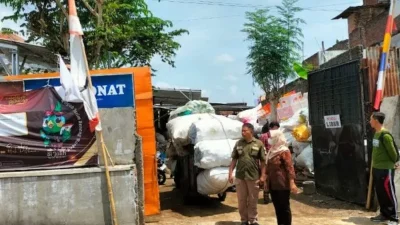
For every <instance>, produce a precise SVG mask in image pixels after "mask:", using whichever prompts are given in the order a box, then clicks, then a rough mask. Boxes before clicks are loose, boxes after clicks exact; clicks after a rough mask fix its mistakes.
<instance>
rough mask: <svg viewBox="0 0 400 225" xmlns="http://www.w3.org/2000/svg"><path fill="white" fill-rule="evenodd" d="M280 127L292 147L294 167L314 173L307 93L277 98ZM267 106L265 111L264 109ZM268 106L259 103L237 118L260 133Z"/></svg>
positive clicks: (310, 173)
mask: <svg viewBox="0 0 400 225" xmlns="http://www.w3.org/2000/svg"><path fill="white" fill-rule="evenodd" d="M277 107H278V108H277V113H278V119H279V121H280V127H281V129H282V130H283V132H284V134H285V137H286V140H287V142H288V145H289V146H292V148H293V151H294V153H293V155H292V156H293V162H294V163H295V166H296V168H298V169H300V170H305V171H306V172H307V173H308V174H309V175H313V173H314V163H313V151H312V145H311V140H312V139H311V127H310V126H309V124H308V116H309V113H308V93H304V94H301V93H294V92H293V93H290V94H288V95H285V96H284V97H282V98H280V99H279V105H278V106H277ZM266 108H267V111H265V109H266ZM268 108H269V107H263V106H262V105H261V104H259V105H258V106H256V107H255V108H252V109H248V110H245V111H242V112H240V113H239V114H238V116H237V119H238V120H240V121H242V122H243V123H251V124H253V125H254V127H255V133H256V134H257V133H261V128H262V126H263V125H264V124H265V123H266V121H267V119H268V117H269V113H270V112H269V111H268Z"/></svg>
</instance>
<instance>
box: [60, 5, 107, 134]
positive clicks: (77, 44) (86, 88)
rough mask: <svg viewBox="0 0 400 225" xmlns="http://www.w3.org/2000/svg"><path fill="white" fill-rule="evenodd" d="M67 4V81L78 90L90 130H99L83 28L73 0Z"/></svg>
mask: <svg viewBox="0 0 400 225" xmlns="http://www.w3.org/2000/svg"><path fill="white" fill-rule="evenodd" d="M68 6H69V7H68V8H69V18H68V23H69V34H70V59H71V69H70V77H71V78H72V81H70V82H67V83H72V84H73V85H74V86H75V87H74V88H76V87H77V88H78V90H79V91H80V98H81V100H82V101H83V104H84V106H85V111H86V114H87V115H88V117H89V125H90V130H91V131H92V132H93V131H94V130H97V131H101V124H100V118H99V109H98V107H97V101H96V97H95V94H94V93H95V92H94V90H93V87H92V86H90V85H88V84H89V83H88V82H89V81H88V79H90V74H88V73H89V68H88V66H87V65H88V64H87V59H86V56H85V48H84V45H83V41H82V36H83V30H82V26H81V23H80V21H79V18H78V14H77V11H76V5H75V0H68ZM61 75H62V74H61ZM61 75H60V76H61ZM64 88H65V87H64ZM74 88H71V89H70V90H71V93H75V91H73V90H75V89H74ZM66 95H67V93H66ZM66 97H67V96H66Z"/></svg>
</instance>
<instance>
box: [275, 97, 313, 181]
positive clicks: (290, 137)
mask: <svg viewBox="0 0 400 225" xmlns="http://www.w3.org/2000/svg"><path fill="white" fill-rule="evenodd" d="M305 101H307V99H306V98H303V100H302V101H301V102H296V103H294V104H293V105H294V107H293V108H295V109H297V111H295V112H294V113H293V115H291V116H290V117H288V118H287V119H286V120H281V122H280V125H281V129H283V132H284V134H285V137H286V139H287V141H288V145H289V146H292V148H293V154H292V157H293V162H294V164H295V167H296V168H297V169H303V170H305V171H306V172H307V174H308V175H311V176H312V175H313V174H314V160H313V150H312V144H311V141H312V137H311V127H310V126H309V124H308V118H309V113H308V103H305ZM288 106H291V105H286V107H288ZM299 106H304V107H303V108H300V109H298V108H299ZM278 114H279V113H278Z"/></svg>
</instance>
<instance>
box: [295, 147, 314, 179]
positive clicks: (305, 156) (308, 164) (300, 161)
mask: <svg viewBox="0 0 400 225" xmlns="http://www.w3.org/2000/svg"><path fill="white" fill-rule="evenodd" d="M296 166H298V167H303V168H307V170H308V172H310V173H313V172H314V156H313V149H312V146H311V145H309V146H307V148H305V149H304V150H303V152H302V153H301V154H300V155H299V156H298V157H297V158H296Z"/></svg>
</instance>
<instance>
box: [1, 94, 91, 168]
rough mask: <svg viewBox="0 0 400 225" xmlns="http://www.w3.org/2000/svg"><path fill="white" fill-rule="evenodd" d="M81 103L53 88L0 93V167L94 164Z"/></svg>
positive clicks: (85, 116)
mask: <svg viewBox="0 0 400 225" xmlns="http://www.w3.org/2000/svg"><path fill="white" fill-rule="evenodd" d="M94 141H95V134H94V133H93V132H90V130H89V120H88V117H87V115H86V113H85V110H84V107H83V104H82V103H69V102H64V101H63V100H62V99H61V97H60V96H59V95H58V94H57V92H56V91H55V89H54V88H42V89H38V90H34V91H28V92H19V93H11V94H7V95H3V96H0V170H16V169H38V168H59V167H75V166H85V165H97V164H98V154H97V149H96V148H91V147H92V145H93V143H94Z"/></svg>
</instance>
